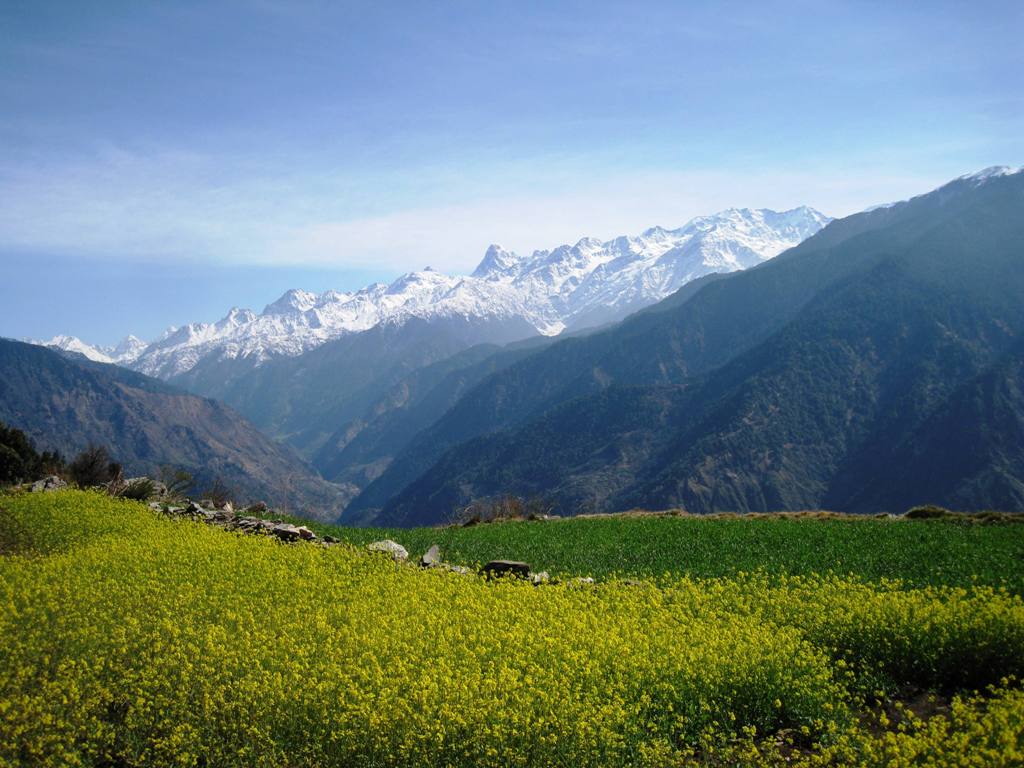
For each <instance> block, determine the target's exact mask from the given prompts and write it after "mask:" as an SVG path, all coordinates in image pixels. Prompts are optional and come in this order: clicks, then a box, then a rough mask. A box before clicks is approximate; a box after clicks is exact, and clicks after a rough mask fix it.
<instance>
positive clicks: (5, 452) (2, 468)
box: [0, 443, 25, 483]
mask: <svg viewBox="0 0 1024 768" xmlns="http://www.w3.org/2000/svg"><path fill="white" fill-rule="evenodd" d="M24 477H25V462H24V461H22V458H21V456H19V455H18V453H17V451H15V450H14V449H13V448H11V447H10V446H9V445H4V444H2V443H0V483H15V482H18V481H19V480H22V479H24Z"/></svg>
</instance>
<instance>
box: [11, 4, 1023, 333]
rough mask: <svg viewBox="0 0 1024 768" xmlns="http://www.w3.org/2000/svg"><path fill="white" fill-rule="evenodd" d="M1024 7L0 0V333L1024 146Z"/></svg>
mask: <svg viewBox="0 0 1024 768" xmlns="http://www.w3.org/2000/svg"><path fill="white" fill-rule="evenodd" d="M1022 37H1024V3H1020V2H1019V1H1018V2H983V1H975V2H971V3H963V2H956V3H943V2H929V3H893V2H828V1H827V0H819V1H816V2H787V3H773V2H752V3H732V2H708V3H701V2H686V3H679V2H666V3H659V2H639V1H638V2H630V3H623V2H614V3H604V2H600V0H588V1H587V2H526V1H524V0H519V1H518V2H502V0H490V1H489V2H486V3H481V2H441V1H438V0H434V1H432V2H381V1H379V0H378V2H366V3H346V2H305V1H304V0H281V1H280V2H278V1H277V0H247V1H246V2H218V1H217V0H209V1H206V2H159V3H158V2H137V1H136V0H131V1H129V2H118V0H105V2H103V3H83V2H79V1H78V0H68V1H67V2H51V1H50V0H25V1H24V2H23V1H21V0H0V105H2V107H0V335H3V336H10V337H16V338H22V337H33V338H46V337H49V336H52V335H54V334H56V333H71V334H75V335H78V336H81V337H82V338H85V339H86V340H88V341H90V342H93V343H101V344H109V343H113V342H114V341H116V340H117V339H118V338H120V337H122V336H124V335H125V334H126V333H134V334H136V335H139V336H141V337H143V338H154V337H156V336H157V335H159V333H160V331H161V330H162V329H163V328H165V327H166V326H168V325H171V324H181V323H184V322H189V321H211V320H215V319H217V318H219V317H221V316H223V315H224V314H225V312H226V311H227V310H228V309H229V308H230V307H232V306H245V307H251V308H253V309H255V310H257V311H258V310H260V309H262V307H263V306H264V305H265V304H267V303H269V302H271V301H273V300H274V299H275V298H276V297H277V296H279V295H280V294H281V293H283V292H284V291H285V290H286V289H288V288H293V287H299V288H305V289H307V290H316V291H320V290H326V289H328V288H335V289H339V290H351V289H357V288H359V287H362V286H363V285H365V284H367V283H369V282H372V281H376V280H383V281H388V280H390V279H393V278H394V277H396V276H398V275H399V274H401V273H403V272H406V271H409V270H413V269H420V268H422V267H424V266H427V265H430V266H432V267H434V268H436V269H440V270H445V271H451V272H468V271H471V270H472V269H473V267H474V266H475V265H476V263H477V262H478V261H479V260H480V258H481V257H482V256H483V253H484V251H485V250H486V248H487V246H488V245H489V244H490V243H492V242H493V243H500V244H502V245H504V246H505V247H508V248H511V249H514V250H516V251H519V252H527V253H528V252H530V251H532V250H533V249H536V248H548V247H553V246H555V245H558V244H560V243H563V242H575V241H577V240H578V239H579V238H581V237H583V236H595V237H600V238H610V237H614V236H617V235H620V234H632V233H637V232H640V231H642V230H644V229H646V228H648V227H651V226H654V225H661V226H666V227H676V226H680V225H682V224H683V223H685V222H686V221H687V220H688V219H690V218H692V217H693V216H697V215H703V214H708V213H712V212H715V211H717V210H721V209H723V208H727V207H732V206H735V207H743V206H750V207H770V208H774V209H776V210H781V209H786V208H791V207H794V206H797V205H803V204H807V205H811V206H814V207H816V208H818V209H819V210H822V211H823V212H825V213H827V214H830V215H833V216H842V215H845V214H849V213H852V212H855V211H857V210H861V209H863V208H865V207H868V206H870V205H874V204H878V203H883V202H888V201H891V200H898V199H903V198H906V197H909V196H912V195H914V194H918V193H921V192H925V191H927V190H929V189H931V188H934V187H936V186H938V185H940V184H941V183H943V182H944V181H947V180H949V179H951V178H953V177H955V176H958V175H960V174H963V173H967V172H971V171H974V170H978V169H980V168H983V167H986V166H989V165H1020V164H1022V163H1024V75H1022V73H1024V46H1022V45H1021V44H1020V40H1021V39H1022Z"/></svg>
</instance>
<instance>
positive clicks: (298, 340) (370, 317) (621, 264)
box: [76, 206, 830, 378]
mask: <svg viewBox="0 0 1024 768" xmlns="http://www.w3.org/2000/svg"><path fill="white" fill-rule="evenodd" d="M829 220H830V219H829V217H827V216H825V215H824V214H822V213H819V212H818V211H816V210H814V209H812V208H808V207H806V206H804V207H800V208H794V209H793V210H790V211H785V212H782V213H777V212H775V211H771V210H765V209H757V210H751V209H746V208H744V209H729V210H726V211H722V212H721V213H718V214H715V215H713V216H702V217H699V218H696V219H693V220H692V221H690V222H688V223H687V224H686V225H684V226H682V227H680V228H678V229H663V228H661V227H654V228H652V229H648V230H647V231H645V232H643V233H642V234H640V235H637V236H635V237H617V238H615V239H613V240H609V241H606V242H602V241H600V240H596V239H593V238H584V239H582V240H580V241H579V242H577V243H576V244H575V245H561V246H559V247H557V248H554V249H553V250H543V251H534V252H533V253H532V254H530V255H529V256H519V255H517V254H515V253H513V252H511V251H507V250H505V249H503V248H501V247H500V246H497V245H492V246H491V247H490V248H488V249H487V252H486V254H485V255H484V258H483V260H482V261H481V262H480V265H479V266H478V267H477V268H476V270H474V272H473V273H472V274H471V275H446V274H442V273H440V272H436V271H434V270H432V269H430V268H429V267H427V268H425V269H423V270H421V271H418V272H410V273H408V274H406V275H402V276H401V277H399V278H398V279H396V280H395V281H394V282H392V283H391V284H390V285H384V284H382V283H376V284H373V285H370V286H367V287H366V288H363V289H362V290H359V291H353V292H346V293H342V292H339V291H326V292H324V293H321V294H314V293H309V292H307V291H302V290H294V289H293V290H290V291H287V292H286V293H285V294H284V295H283V296H281V298H279V299H278V300H277V301H275V302H273V303H272V304H269V305H267V306H266V307H265V308H264V309H263V311H262V312H261V313H259V314H256V313H255V312H252V311H251V310H248V309H239V308H234V309H232V310H231V311H230V312H228V314H227V315H226V316H225V317H224V318H222V319H221V320H219V321H217V322H216V323H190V324H188V325H184V326H181V327H172V328H170V329H168V330H167V331H166V332H165V333H164V335H163V336H161V337H160V338H159V339H157V340H156V341H154V342H153V343H152V344H150V345H149V346H147V347H146V348H145V349H144V350H142V351H141V352H139V351H138V350H136V349H135V348H133V349H132V351H131V353H130V354H131V355H132V357H130V358H129V357H128V356H126V355H124V354H122V356H120V357H117V356H116V355H115V354H114V351H108V350H102V349H96V348H92V350H93V354H101V355H106V356H107V357H109V358H110V359H111V361H114V362H120V363H121V364H125V365H129V366H130V367H132V368H134V369H136V370H139V371H142V372H143V373H147V374H150V375H154V376H159V377H162V378H170V377H172V376H175V375H178V374H182V373H185V372H186V371H189V370H190V369H192V368H193V367H194V366H195V365H196V364H197V363H198V362H199V361H200V360H203V359H206V358H209V357H211V356H214V359H233V358H248V359H251V360H255V361H257V362H259V361H263V360H265V359H267V358H270V357H274V356H280V355H287V356H294V355H298V354H301V353H303V352H305V351H307V350H310V349H312V348H314V347H317V346H319V345H321V344H323V343H324V342H326V341H330V340H331V339H335V338H338V337H340V336H343V335H346V334H351V333H358V332H360V331H365V330H368V329H370V328H372V327H374V326H376V325H378V324H381V323H386V324H402V323H404V322H406V321H407V320H408V319H410V318H413V317H416V318H423V319H441V318H462V319H465V320H468V321H473V320H481V321H485V320H486V321H493V320H499V321H504V320H519V321H523V323H522V327H523V328H524V329H527V333H529V332H530V331H532V332H535V333H539V334H544V335H549V336H551V335H555V334H558V333H561V332H562V331H564V330H566V329H578V328H584V327H588V326H592V325H596V324H600V323H603V322H609V321H612V320H616V319H619V318H621V317H624V316H625V315H626V314H628V313H630V312H633V311H636V310H637V309H640V308H642V307H644V306H647V305H649V304H653V303H655V302H657V301H659V300H661V299H663V298H665V297H666V296H668V295H669V294H670V293H672V292H674V291H676V290H677V289H678V288H680V287H681V286H682V285H684V284H685V283H687V282H689V281H690V280H693V279H695V278H698V277H701V276H702V275H706V274H708V273H711V272H731V271H735V270H739V269H745V268H747V267H751V266H753V265H755V264H758V263H760V262H762V261H765V260H766V259H770V258H772V257H773V256H776V255H777V254H779V253H781V252H782V251H784V250H786V249H787V248H791V247H792V246H795V245H797V244H798V243H800V242H802V241H803V240H805V239H806V238H808V237H810V236H811V235H813V234H814V233H815V232H817V231H818V230H819V229H821V228H822V227H823V226H824V225H825V224H826V223H828V221H829ZM492 325H493V326H494V327H498V326H499V325H501V324H500V323H495V324H492ZM503 327H507V326H503ZM83 346H87V345H83ZM76 351H77V350H76ZM94 359H99V358H94Z"/></svg>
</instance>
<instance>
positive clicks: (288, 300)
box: [263, 288, 317, 315]
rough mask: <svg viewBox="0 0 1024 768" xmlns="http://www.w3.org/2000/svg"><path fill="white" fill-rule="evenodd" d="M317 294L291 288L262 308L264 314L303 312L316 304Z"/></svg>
mask: <svg viewBox="0 0 1024 768" xmlns="http://www.w3.org/2000/svg"><path fill="white" fill-rule="evenodd" d="M316 300H317V296H316V294H315V293H310V292H309V291H302V290H299V289H297V288H293V289H291V290H290V291H285V293H284V295H283V296H282V297H281V298H279V299H278V300H277V301H275V302H274V303H273V304H268V305H267V306H266V307H264V309H263V314H264V315H287V314H290V313H292V312H305V311H306V310H307V309H312V308H313V307H315V306H316Z"/></svg>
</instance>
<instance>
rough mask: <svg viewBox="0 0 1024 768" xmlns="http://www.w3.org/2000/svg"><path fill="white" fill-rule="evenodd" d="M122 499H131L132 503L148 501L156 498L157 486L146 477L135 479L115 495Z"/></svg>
mask: <svg viewBox="0 0 1024 768" xmlns="http://www.w3.org/2000/svg"><path fill="white" fill-rule="evenodd" d="M115 495H117V496H120V497H121V498H122V499H133V500H134V501H149V500H150V499H152V498H154V497H155V496H158V495H159V493H158V492H157V484H156V482H155V481H153V480H151V479H149V478H148V477H135V478H132V479H131V480H129V481H128V482H126V483H125V484H124V485H122V486H121V488H120V489H119V490H118V491H117V493H116V494H115Z"/></svg>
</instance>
